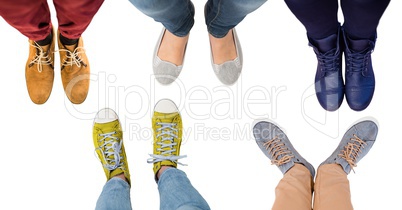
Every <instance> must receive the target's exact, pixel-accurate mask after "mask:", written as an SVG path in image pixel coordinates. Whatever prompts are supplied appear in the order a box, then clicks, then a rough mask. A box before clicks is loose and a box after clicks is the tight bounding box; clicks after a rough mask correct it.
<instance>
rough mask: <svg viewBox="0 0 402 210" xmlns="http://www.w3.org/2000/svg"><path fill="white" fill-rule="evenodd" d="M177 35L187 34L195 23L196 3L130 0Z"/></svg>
mask: <svg viewBox="0 0 402 210" xmlns="http://www.w3.org/2000/svg"><path fill="white" fill-rule="evenodd" d="M130 2H131V3H132V4H133V5H134V6H135V7H137V9H138V10H140V11H141V12H142V13H144V14H145V15H147V16H149V17H151V18H153V19H154V20H155V21H156V22H160V23H162V25H163V26H164V27H165V28H166V29H167V30H169V31H170V32H171V33H173V34H174V35H176V36H180V37H183V36H186V35H187V34H188V33H189V32H190V30H191V28H192V27H193V25H194V14H195V11H194V5H193V3H192V2H191V1H190V0H169V1H167V0H130Z"/></svg>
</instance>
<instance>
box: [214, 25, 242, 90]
mask: <svg viewBox="0 0 402 210" xmlns="http://www.w3.org/2000/svg"><path fill="white" fill-rule="evenodd" d="M232 31H233V39H234V42H235V47H236V53H237V57H236V58H235V59H234V60H231V61H226V62H224V63H222V64H215V63H214V58H213V55H212V47H211V64H212V68H213V70H214V72H215V75H216V76H217V77H218V79H219V81H221V82H222V83H223V84H225V85H233V84H234V83H235V82H236V81H237V80H238V79H239V77H240V74H241V71H242V68H243V52H242V50H241V46H240V41H239V38H238V37H237V33H236V30H235V29H234V28H233V30H232Z"/></svg>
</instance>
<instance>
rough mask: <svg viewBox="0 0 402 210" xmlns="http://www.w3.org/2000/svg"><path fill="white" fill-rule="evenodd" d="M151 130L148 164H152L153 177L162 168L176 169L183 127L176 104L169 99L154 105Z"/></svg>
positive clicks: (179, 157) (183, 156)
mask: <svg viewBox="0 0 402 210" xmlns="http://www.w3.org/2000/svg"><path fill="white" fill-rule="evenodd" d="M152 130H153V136H154V142H153V144H154V152H153V154H150V156H151V158H149V159H148V160H147V162H148V163H153V164H154V168H153V169H154V173H155V175H156V174H157V172H158V171H159V169H160V168H161V167H162V166H171V167H175V168H176V167H177V164H180V165H185V164H182V163H180V162H178V160H179V159H181V158H185V157H187V155H182V156H180V155H179V154H180V145H181V140H182V131H183V125H182V120H181V116H180V113H179V110H178V109H177V106H176V104H174V103H173V101H171V100H169V99H162V100H160V101H159V102H158V103H156V105H155V108H154V114H153V117H152Z"/></svg>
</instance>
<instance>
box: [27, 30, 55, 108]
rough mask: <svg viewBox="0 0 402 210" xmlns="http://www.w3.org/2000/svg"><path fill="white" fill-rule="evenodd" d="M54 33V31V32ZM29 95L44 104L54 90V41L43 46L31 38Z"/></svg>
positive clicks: (28, 78) (35, 101)
mask: <svg viewBox="0 0 402 210" xmlns="http://www.w3.org/2000/svg"><path fill="white" fill-rule="evenodd" d="M52 33H53V32H52ZM25 79H26V84H27V89H28V94H29V97H30V98H31V100H32V102H34V103H35V104H44V103H45V102H46V101H47V100H48V98H49V96H50V93H51V92H52V89H53V80H54V41H53V39H52V42H51V43H50V44H48V45H45V46H41V45H39V44H38V43H36V42H35V41H33V40H29V56H28V61H27V63H26V65H25Z"/></svg>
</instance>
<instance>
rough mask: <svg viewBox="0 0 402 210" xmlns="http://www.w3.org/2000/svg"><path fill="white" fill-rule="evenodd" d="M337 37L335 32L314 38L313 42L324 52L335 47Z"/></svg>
mask: <svg viewBox="0 0 402 210" xmlns="http://www.w3.org/2000/svg"><path fill="white" fill-rule="evenodd" d="M337 38H338V37H337V34H333V35H331V36H328V37H326V38H324V39H318V40H314V42H315V45H316V46H317V48H318V50H319V51H320V52H322V53H326V52H328V51H330V50H332V49H334V48H336V44H337V43H336V41H337Z"/></svg>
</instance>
